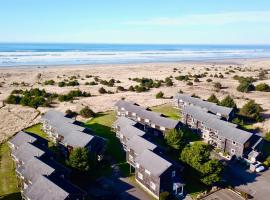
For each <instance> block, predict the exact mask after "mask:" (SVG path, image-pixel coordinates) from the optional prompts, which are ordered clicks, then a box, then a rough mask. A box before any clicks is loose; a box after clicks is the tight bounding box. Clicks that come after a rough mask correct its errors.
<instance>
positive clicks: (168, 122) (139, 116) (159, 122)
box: [115, 100, 180, 135]
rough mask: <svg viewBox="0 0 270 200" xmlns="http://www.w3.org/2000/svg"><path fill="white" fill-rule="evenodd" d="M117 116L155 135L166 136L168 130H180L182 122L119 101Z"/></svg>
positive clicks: (130, 103)
mask: <svg viewBox="0 0 270 200" xmlns="http://www.w3.org/2000/svg"><path fill="white" fill-rule="evenodd" d="M115 107H116V110H117V116H119V117H120V116H124V117H127V118H129V119H132V120H134V121H136V122H138V123H140V124H142V125H144V126H145V130H147V131H148V132H150V131H151V132H152V133H153V134H156V135H160V134H164V133H165V132H166V131H167V130H171V129H178V128H180V122H179V121H177V120H173V119H169V118H166V117H164V116H163V115H162V114H159V113H156V112H152V111H151V110H150V109H146V108H143V107H141V106H139V105H138V104H136V103H132V102H127V101H124V100H119V101H118V102H117V103H116V104H115Z"/></svg>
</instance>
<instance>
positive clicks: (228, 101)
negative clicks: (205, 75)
mask: <svg viewBox="0 0 270 200" xmlns="http://www.w3.org/2000/svg"><path fill="white" fill-rule="evenodd" d="M219 105H220V106H225V107H229V108H236V103H235V102H234V100H233V98H232V97H231V96H230V95H227V96H226V97H225V98H224V99H222V100H221V102H220V104H219Z"/></svg>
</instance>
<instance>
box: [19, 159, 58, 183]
mask: <svg viewBox="0 0 270 200" xmlns="http://www.w3.org/2000/svg"><path fill="white" fill-rule="evenodd" d="M17 170H18V172H20V173H21V174H22V175H23V176H24V177H25V178H26V179H27V180H30V181H31V182H32V183H34V182H35V181H36V180H37V179H38V178H39V177H40V176H41V175H50V174H52V173H53V172H54V171H55V169H54V168H52V167H51V166H49V165H47V164H46V163H44V162H42V161H41V160H39V159H38V158H36V157H33V158H32V159H30V160H29V161H27V163H26V164H25V165H23V166H21V167H19V168H18V169H17Z"/></svg>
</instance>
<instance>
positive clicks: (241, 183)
mask: <svg viewBox="0 0 270 200" xmlns="http://www.w3.org/2000/svg"><path fill="white" fill-rule="evenodd" d="M228 174H229V175H228V179H229V181H230V182H231V183H232V185H233V186H235V188H236V189H239V190H241V191H244V192H246V193H248V194H250V195H251V196H252V197H253V199H256V200H269V199H270V187H269V186H270V170H267V171H265V172H262V173H252V172H249V171H248V170H244V169H243V167H241V166H239V165H238V164H235V163H232V164H229V173H228Z"/></svg>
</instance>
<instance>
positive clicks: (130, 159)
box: [126, 149, 137, 167]
mask: <svg viewBox="0 0 270 200" xmlns="http://www.w3.org/2000/svg"><path fill="white" fill-rule="evenodd" d="M136 157H137V154H136V153H135V152H134V150H133V149H127V151H126V160H127V162H128V163H129V164H130V165H132V166H133V167H135V159H136Z"/></svg>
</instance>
